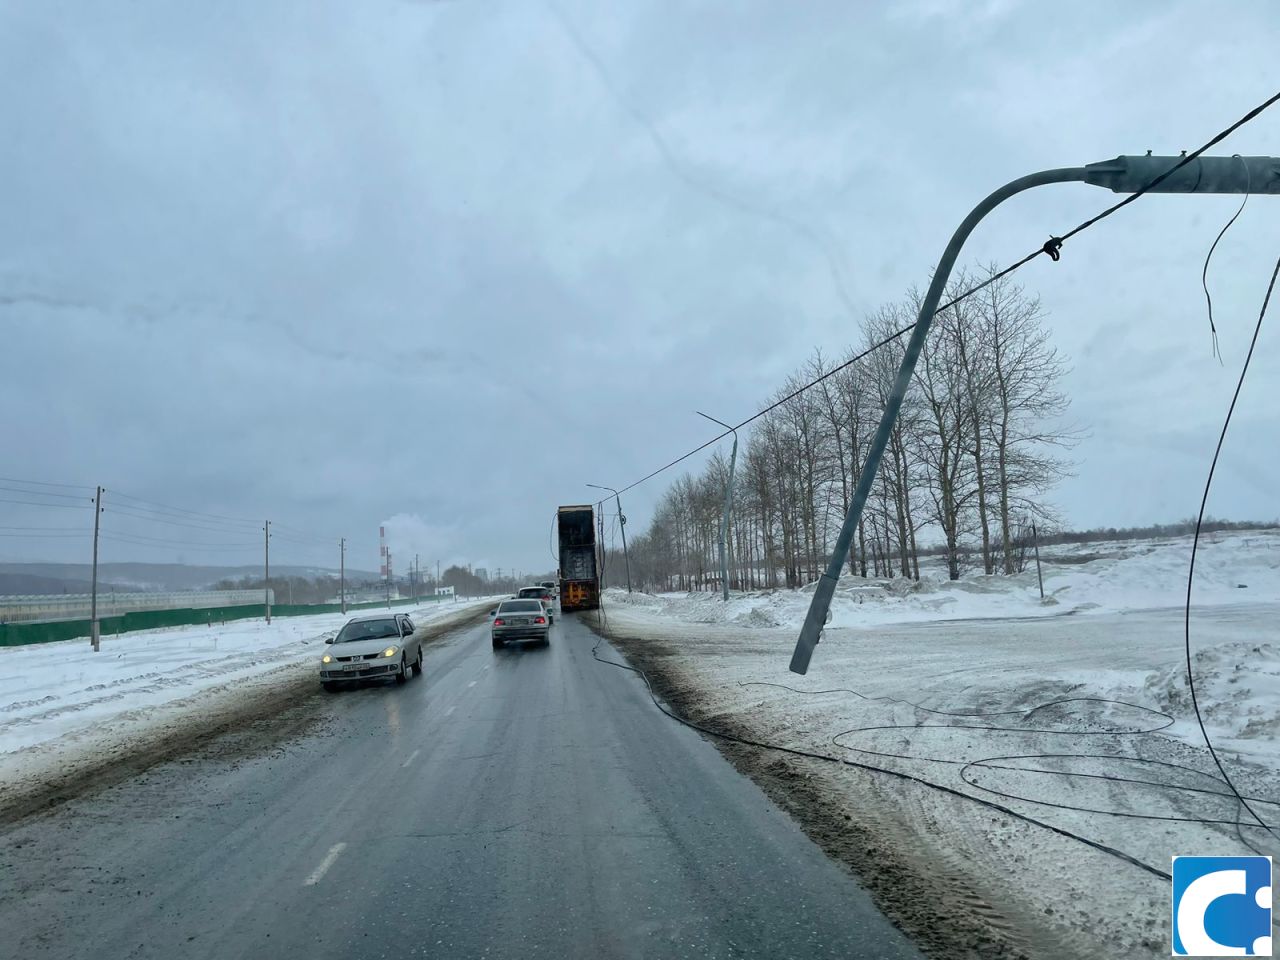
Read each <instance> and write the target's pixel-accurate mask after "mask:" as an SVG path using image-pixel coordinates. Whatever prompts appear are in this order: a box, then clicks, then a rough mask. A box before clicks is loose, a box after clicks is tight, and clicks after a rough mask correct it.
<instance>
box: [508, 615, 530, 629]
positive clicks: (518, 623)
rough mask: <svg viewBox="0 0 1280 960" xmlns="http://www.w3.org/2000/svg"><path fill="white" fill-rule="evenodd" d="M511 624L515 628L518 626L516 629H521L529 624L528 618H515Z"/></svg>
mask: <svg viewBox="0 0 1280 960" xmlns="http://www.w3.org/2000/svg"><path fill="white" fill-rule="evenodd" d="M511 622H512V623H513V624H515V625H516V626H518V627H523V626H526V625H527V624H528V623H529V618H528V617H516V618H515V619H513V620H512V621H511Z"/></svg>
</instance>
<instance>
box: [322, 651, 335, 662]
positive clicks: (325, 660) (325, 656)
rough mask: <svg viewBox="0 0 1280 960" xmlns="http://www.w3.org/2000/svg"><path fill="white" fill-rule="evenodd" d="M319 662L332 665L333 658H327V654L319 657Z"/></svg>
mask: <svg viewBox="0 0 1280 960" xmlns="http://www.w3.org/2000/svg"><path fill="white" fill-rule="evenodd" d="M320 662H321V663H333V657H331V656H329V654H327V653H326V654H325V655H324V656H323V657H321V658H320Z"/></svg>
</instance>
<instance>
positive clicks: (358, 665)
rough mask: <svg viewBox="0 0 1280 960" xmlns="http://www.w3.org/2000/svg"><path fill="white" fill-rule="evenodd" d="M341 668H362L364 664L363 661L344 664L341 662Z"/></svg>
mask: <svg viewBox="0 0 1280 960" xmlns="http://www.w3.org/2000/svg"><path fill="white" fill-rule="evenodd" d="M342 669H343V670H363V669H364V664H363V663H346V664H343V666H342Z"/></svg>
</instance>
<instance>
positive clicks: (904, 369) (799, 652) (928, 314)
mask: <svg viewBox="0 0 1280 960" xmlns="http://www.w3.org/2000/svg"><path fill="white" fill-rule="evenodd" d="M1084 176H1085V169H1084V167H1065V168H1062V169H1058V170H1044V171H1041V172H1040V173H1033V174H1031V175H1030V176H1026V177H1019V178H1018V179H1017V180H1014V181H1012V182H1010V183H1007V184H1005V185H1004V186H1003V187H1001V188H1000V189H999V190H997V191H995V193H993V194H991V195H990V196H989V197H987V198H986V199H985V200H983V201H982V202H981V203H980V204H978V205H977V206H976V207H975V208H974V209H973V211H972V212H971V213H970V214H969V216H967V217H965V219H964V222H963V223H961V224H960V226H959V227H958V228H957V229H956V232H955V234H953V235H952V237H951V242H950V243H948V244H947V249H946V250H944V251H943V254H942V259H941V260H939V261H938V268H937V269H936V270H935V271H934V273H933V282H932V283H930V284H929V292H928V293H927V294H925V298H924V302H923V303H921V304H920V315H919V317H917V318H916V325H915V329H914V330H912V332H911V339H910V341H908V343H907V350H906V353H905V354H904V355H903V357H902V364H901V365H900V366H899V367H898V375H897V378H896V379H895V380H894V381H893V389H892V390H891V391H890V393H889V399H888V402H886V403H885V405H884V413H883V414H882V415H881V417H880V426H879V427H877V428H876V433H875V437H874V438H873V439H872V441H871V448H870V450H868V451H867V459H866V461H865V462H864V463H863V465H862V473H861V474H860V475H859V476H858V485H857V487H855V488H854V491H853V501H852V502H851V503H850V504H849V513H848V515H847V516H846V517H845V518H844V525H843V526H842V527H841V528H840V535H839V536H838V537H837V538H836V542H835V546H834V547H833V548H832V550H831V561H830V563H828V564H827V569H826V572H825V573H823V575H822V577H821V579H819V580H818V585H817V587H816V589H815V590H814V591H813V601H812V602H811V603H810V604H809V612H808V614H807V615H806V616H805V618H804V625H803V626H802V627H801V628H800V638H799V639H798V640H797V641H796V649H795V652H794V653H793V654H792V655H791V672H792V673H807V672H808V670H809V660H810V659H811V658H812V657H813V648H814V647H816V646H817V645H818V636H819V634H821V632H822V627H823V626H824V624H825V623H826V619H827V611H828V610H829V609H830V608H831V597H832V596H833V595H834V594H835V589H836V582H837V581H838V580H839V579H840V568H841V567H843V566H844V562H845V558H846V557H848V555H849V547H850V546H851V544H852V543H853V534H854V532H855V531H856V530H857V528H858V522H859V521H860V520H861V519H862V508H863V506H864V505H865V504H866V502H867V496H868V495H869V494H870V493H871V484H872V483H873V482H874V481H875V478H876V471H877V470H878V469H879V467H880V458H881V457H882V456H883V455H884V448H885V447H886V446H887V445H888V443H889V434H890V433H891V432H892V431H893V424H894V422H895V421H896V420H897V419H898V411H899V410H900V409H901V408H902V400H903V398H904V397H905V396H906V393H907V387H908V386H910V384H911V374H912V372H913V371H914V370H915V367H916V360H918V359H919V357H920V350H921V349H922V348H923V347H924V338H925V337H926V336H927V335H928V333H929V325H930V323H932V322H933V315H934V312H935V311H936V310H937V309H938V302H939V301H940V300H941V299H942V291H943V290H944V289H945V288H946V285H947V280H948V279H949V278H950V276H951V268H952V267H953V266H955V262H956V257H957V256H958V255H959V253H960V248H961V247H963V246H964V242H965V240H966V239H967V238H968V236H969V234H970V233H972V232H973V228H974V227H976V226H977V225H978V222H979V221H981V220H982V218H983V217H985V216H986V215H987V214H988V213H990V212H991V211H992V210H993V209H995V207H997V206H999V205H1000V203H1002V202H1003V201H1005V200H1007V199H1008V198H1009V197H1012V196H1013V195H1014V194H1017V193H1021V192H1022V191H1023V190H1029V189H1031V188H1032V187H1039V186H1042V185H1044V184H1046V183H1067V182H1071V181H1073V180H1083V179H1084Z"/></svg>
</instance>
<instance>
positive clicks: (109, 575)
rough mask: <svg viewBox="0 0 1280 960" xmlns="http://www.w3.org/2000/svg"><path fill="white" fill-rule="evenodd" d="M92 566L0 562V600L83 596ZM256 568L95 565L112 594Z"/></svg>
mask: <svg viewBox="0 0 1280 960" xmlns="http://www.w3.org/2000/svg"><path fill="white" fill-rule="evenodd" d="M271 574H272V577H273V578H274V577H277V576H279V577H306V578H308V579H311V578H314V577H336V576H338V571H337V570H335V569H331V568H329V567H296V566H295V567H290V566H280V567H277V566H275V565H274V564H273V565H272V567H271ZM92 575H93V568H92V567H91V566H90V565H89V564H87V563H0V596H12V595H14V594H28V593H31V594H48V593H88V592H89V589H90V578H91V577H92ZM260 576H262V567H259V566H238V567H205V566H189V565H187V564H181V563H100V564H98V588H99V589H109V588H110V587H115V588H116V589H117V590H140V591H148V590H156V591H161V590H203V589H205V588H207V587H209V586H212V585H213V584H215V583H217V582H218V581H219V580H226V579H239V578H240V577H260ZM347 579H348V580H349V581H352V582H355V581H361V580H377V579H379V577H378V574H376V573H370V572H369V571H366V570H348V571H347Z"/></svg>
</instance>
